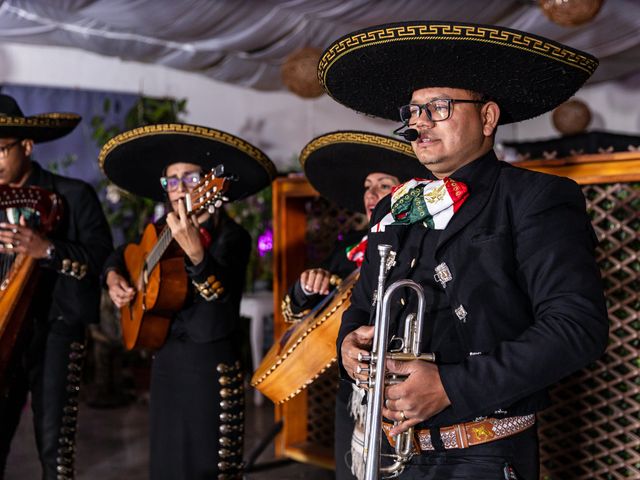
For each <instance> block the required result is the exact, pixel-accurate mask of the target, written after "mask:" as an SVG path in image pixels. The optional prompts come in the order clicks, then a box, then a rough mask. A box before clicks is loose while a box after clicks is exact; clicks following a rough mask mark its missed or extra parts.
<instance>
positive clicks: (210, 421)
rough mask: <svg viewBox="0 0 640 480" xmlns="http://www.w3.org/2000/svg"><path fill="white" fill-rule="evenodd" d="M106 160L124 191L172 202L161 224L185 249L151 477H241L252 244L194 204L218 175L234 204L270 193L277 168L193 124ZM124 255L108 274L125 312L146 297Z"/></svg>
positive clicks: (128, 136) (115, 150) (157, 407)
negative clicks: (240, 342) (193, 209)
mask: <svg viewBox="0 0 640 480" xmlns="http://www.w3.org/2000/svg"><path fill="white" fill-rule="evenodd" d="M100 162H101V167H102V169H103V171H104V173H105V175H106V176H107V177H108V178H109V179H110V180H111V181H112V182H113V183H114V184H116V185H117V186H119V187H120V188H122V189H124V190H126V191H128V192H131V193H133V194H136V195H140V196H143V197H147V198H151V199H153V200H156V201H158V202H161V201H166V203H167V205H168V206H169V213H168V214H167V215H166V217H165V218H163V219H162V220H161V221H160V222H159V223H160V224H163V223H166V225H167V226H168V228H169V229H170V231H171V234H172V237H173V239H174V240H175V242H176V244H177V245H178V246H179V248H180V249H181V253H180V256H181V257H182V258H183V261H181V263H182V266H181V267H179V268H183V269H184V271H186V274H187V277H188V280H189V281H188V287H189V290H188V292H187V297H186V301H185V302H184V305H183V306H182V307H181V308H180V309H179V310H178V311H177V312H175V313H174V314H173V316H172V320H171V325H170V328H169V333H168V338H167V339H166V341H165V342H164V344H163V345H162V346H161V347H160V349H159V350H158V351H157V352H156V355H155V357H154V361H153V366H152V375H151V408H150V417H151V418H150V446H151V456H150V478H152V479H155V480H157V479H176V478H234V479H235V478H240V477H241V468H242V443H243V439H242V436H243V411H244V407H243V369H242V366H241V363H240V360H241V359H240V355H239V348H238V346H237V344H236V336H237V335H238V327H239V308H240V297H241V294H242V289H243V285H244V277H245V271H246V267H247V262H248V258H249V252H250V249H251V244H250V241H251V239H250V237H249V234H248V233H247V232H246V231H245V230H244V229H243V228H242V227H240V226H239V225H238V224H236V223H235V222H234V221H233V220H232V219H231V218H230V217H229V216H228V215H227V214H226V213H225V211H224V208H223V207H222V206H220V204H219V202H214V204H213V207H214V208H213V209H212V210H209V209H204V210H203V211H198V213H197V214H194V215H192V216H190V215H189V213H188V211H189V209H190V208H189V205H188V204H189V202H188V201H187V197H190V198H192V197H193V195H192V194H193V193H194V192H193V190H194V187H196V186H198V188H201V185H202V182H201V180H202V179H203V177H204V175H205V174H207V173H208V172H210V171H211V169H213V168H217V169H218V171H217V175H218V177H220V176H221V175H224V176H225V177H227V178H228V179H229V181H230V187H229V189H228V190H227V191H226V192H225V193H224V196H225V197H227V198H228V199H229V200H230V201H233V200H237V199H240V198H244V197H247V196H249V195H252V194H254V193H256V192H258V191H259V190H261V189H262V188H264V187H266V186H267V185H269V183H270V182H271V180H272V179H273V177H274V175H275V168H274V166H273V164H272V163H271V161H270V160H269V159H268V158H267V157H266V156H265V155H264V153H262V152H261V151H260V150H259V149H257V148H255V147H254V146H253V145H251V144H249V143H247V142H245V141H244V140H242V139H240V138H238V137H235V136H233V135H230V134H228V133H225V132H221V131H219V130H215V129H212V128H207V127H201V126H195V125H186V124H165V125H151V126H147V127H142V128H138V129H135V130H132V131H129V132H125V133H123V134H121V135H118V136H117V137H115V138H113V139H112V140H111V141H110V142H108V143H107V144H106V145H105V147H104V148H103V150H102V152H101V155H100ZM219 166H222V167H223V169H222V170H221V169H220V168H219ZM199 184H200V185H199ZM124 248H125V246H123V247H120V248H118V249H117V250H116V252H115V253H114V255H112V257H110V259H109V260H108V261H107V263H106V266H105V281H106V285H107V287H108V289H109V296H110V297H111V299H112V300H113V302H114V304H115V305H116V306H118V307H120V308H122V307H124V306H126V305H128V304H129V303H130V302H132V300H133V299H134V297H135V295H136V291H135V289H134V286H135V281H136V280H135V279H130V278H129V274H128V270H127V266H126V264H125V261H124V257H123V250H124Z"/></svg>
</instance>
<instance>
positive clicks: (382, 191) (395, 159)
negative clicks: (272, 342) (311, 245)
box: [282, 131, 423, 480]
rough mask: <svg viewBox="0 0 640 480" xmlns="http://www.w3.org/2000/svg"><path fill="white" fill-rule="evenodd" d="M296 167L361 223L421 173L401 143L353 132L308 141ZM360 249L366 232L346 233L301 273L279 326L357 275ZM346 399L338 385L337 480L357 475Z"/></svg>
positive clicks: (346, 386) (347, 389) (345, 387)
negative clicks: (360, 215)
mask: <svg viewBox="0 0 640 480" xmlns="http://www.w3.org/2000/svg"><path fill="white" fill-rule="evenodd" d="M300 163H301V164H302V167H303V169H304V173H305V175H306V177H307V179H308V180H309V183H311V185H313V187H314V188H315V189H316V190H317V191H318V192H319V193H320V195H322V196H323V197H325V198H327V199H329V200H331V201H332V202H334V203H335V204H337V205H339V206H340V207H342V208H346V209H348V210H351V211H353V212H360V213H364V214H365V215H366V217H367V220H370V219H371V215H372V213H373V210H374V208H375V206H376V205H377V204H378V202H379V201H380V199H381V198H383V197H384V196H386V195H388V194H389V193H391V191H392V189H393V188H394V187H395V186H396V185H398V184H399V183H400V182H404V181H406V180H409V179H411V178H413V177H415V176H417V175H419V174H420V173H421V172H422V170H423V168H422V166H421V165H420V163H419V162H418V160H417V159H416V157H415V154H414V153H413V150H412V149H411V146H410V145H409V144H408V143H407V142H404V141H400V140H397V139H394V138H390V137H387V136H384V135H378V134H374V133H367V132H358V131H339V132H331V133H327V134H324V135H320V136H319V137H316V138H314V139H313V140H311V141H310V142H309V143H308V144H307V145H306V146H305V147H304V148H303V149H302V152H301V154H300ZM336 172H340V174H339V175H336ZM366 244H367V231H366V229H365V230H357V231H353V232H346V233H344V235H343V236H342V237H341V238H340V240H338V241H337V242H336V245H335V247H334V249H333V250H332V252H331V253H330V254H329V256H328V257H327V258H326V259H325V260H324V261H323V262H322V263H321V265H319V266H318V267H316V268H310V269H308V270H305V271H304V272H302V274H301V275H300V278H299V279H298V281H296V283H295V284H294V285H293V286H292V287H291V288H290V289H289V292H288V294H287V295H286V296H285V298H284V300H283V302H282V312H283V316H284V318H285V321H288V322H291V323H295V322H297V321H301V319H302V318H304V316H305V315H307V314H308V313H309V311H310V309H312V308H313V307H314V306H315V305H317V304H318V303H319V302H320V301H321V300H322V299H323V298H325V296H326V295H327V294H329V292H330V290H332V289H333V287H334V286H336V285H337V284H338V283H339V282H341V281H342V280H344V279H345V278H346V277H347V276H348V275H349V274H350V273H351V272H353V271H354V270H355V269H357V268H358V267H359V266H360V265H361V264H362V260H363V258H364V251H365V248H366ZM327 340H329V339H327ZM351 393H352V387H351V384H350V383H348V382H344V381H343V382H340V385H339V388H338V394H337V397H336V411H335V430H334V431H335V435H334V438H335V442H334V453H335V455H334V456H335V465H336V479H338V480H344V479H349V478H354V477H353V475H352V473H351V471H352V470H354V471H357V469H358V467H359V466H360V465H361V464H362V462H361V461H359V460H358V459H357V458H351V455H350V452H351V450H352V449H351V439H352V433H353V428H354V420H353V419H352V418H351V416H350V414H349V409H348V404H349V397H350V395H351ZM358 400H359V397H358ZM353 401H354V402H356V403H358V402H357V400H356V399H354V400H353ZM356 415H357V413H356ZM356 450H357V449H356Z"/></svg>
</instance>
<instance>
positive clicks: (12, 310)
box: [0, 185, 62, 389]
mask: <svg viewBox="0 0 640 480" xmlns="http://www.w3.org/2000/svg"><path fill="white" fill-rule="evenodd" d="M0 210H2V212H3V217H4V218H3V219H2V221H4V222H6V223H12V224H19V223H20V222H21V219H22V221H23V222H25V223H26V224H27V225H28V226H29V227H31V228H33V229H35V230H38V231H40V232H42V233H49V232H50V231H52V230H53V228H54V227H55V225H56V224H57V223H58V222H59V221H60V219H61V217H62V201H61V199H60V197H58V196H57V195H56V194H55V193H53V192H50V191H48V190H45V189H43V188H39V187H20V188H14V187H9V186H7V185H1V186H0ZM38 277H39V269H38V261H37V260H36V259H34V258H33V257H30V256H28V255H25V254H23V253H19V254H0V389H1V388H2V385H3V383H4V378H5V373H6V370H7V368H8V365H9V363H10V361H11V359H12V356H13V350H14V348H15V347H16V345H17V344H18V342H19V338H20V335H21V333H22V331H23V323H24V319H25V318H26V316H27V314H28V311H29V307H30V305H31V302H32V301H33V295H34V292H35V289H36V285H37V281H38Z"/></svg>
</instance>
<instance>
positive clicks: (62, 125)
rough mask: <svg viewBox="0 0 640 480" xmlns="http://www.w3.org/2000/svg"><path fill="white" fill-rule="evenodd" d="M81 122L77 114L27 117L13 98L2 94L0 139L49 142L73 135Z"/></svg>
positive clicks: (50, 114)
mask: <svg viewBox="0 0 640 480" xmlns="http://www.w3.org/2000/svg"><path fill="white" fill-rule="evenodd" d="M80 120H81V117H80V115H76V114H75V113H42V114H40V115H33V116H30V117H25V116H24V114H23V113H22V110H21V109H20V107H19V106H18V102H16V101H15V99H14V98H13V97H10V96H9V95H4V94H0V138H28V139H31V140H33V141H34V142H35V143H40V142H48V141H49V140H55V139H56V138H60V137H64V136H65V135H67V134H68V133H71V131H72V130H73V129H74V128H76V126H77V125H78V123H80Z"/></svg>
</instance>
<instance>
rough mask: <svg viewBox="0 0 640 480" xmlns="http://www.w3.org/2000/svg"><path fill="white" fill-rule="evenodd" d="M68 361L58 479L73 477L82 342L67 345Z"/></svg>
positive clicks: (60, 432)
mask: <svg viewBox="0 0 640 480" xmlns="http://www.w3.org/2000/svg"><path fill="white" fill-rule="evenodd" d="M69 348H70V349H71V352H69V362H68V364H67V385H66V387H65V390H66V392H67V402H66V404H65V406H64V407H63V416H62V425H61V427H60V431H59V432H58V444H59V445H60V446H59V448H58V456H57V457H56V472H57V473H58V475H57V479H58V480H71V479H73V478H74V474H75V472H74V460H75V440H76V425H77V421H78V399H77V396H78V392H79V391H80V382H81V381H82V377H81V375H82V361H83V359H84V356H85V347H84V344H82V343H80V342H72V343H71V345H69Z"/></svg>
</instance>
